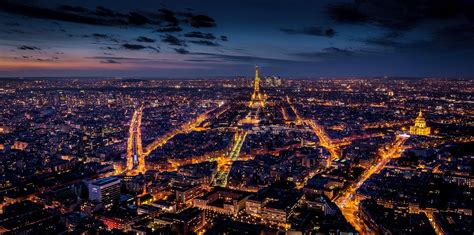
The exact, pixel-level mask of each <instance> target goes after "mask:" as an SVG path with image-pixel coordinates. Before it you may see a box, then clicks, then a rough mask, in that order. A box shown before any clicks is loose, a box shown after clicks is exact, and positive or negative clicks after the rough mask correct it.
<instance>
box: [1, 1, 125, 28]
mask: <svg viewBox="0 0 474 235" xmlns="http://www.w3.org/2000/svg"><path fill="white" fill-rule="evenodd" d="M64 7H65V6H62V7H61V8H60V9H59V10H56V9H48V8H42V7H36V6H29V5H26V4H21V3H17V2H11V1H2V4H0V11H4V12H8V13H11V14H17V15H23V16H28V17H34V18H42V19H51V20H60V21H65V22H72V23H81V24H90V25H110V24H118V22H116V21H115V20H113V21H114V22H112V21H111V20H108V19H100V18H97V17H91V16H86V15H85V14H79V13H78V12H77V11H75V12H73V11H71V10H70V9H69V10H64ZM81 13H82V12H81Z"/></svg>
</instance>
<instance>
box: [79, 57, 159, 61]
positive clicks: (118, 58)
mask: <svg viewBox="0 0 474 235" xmlns="http://www.w3.org/2000/svg"><path fill="white" fill-rule="evenodd" d="M84 58H86V59H98V60H115V61H121V60H123V61H147V60H150V59H148V58H136V57H118V56H93V57H84Z"/></svg>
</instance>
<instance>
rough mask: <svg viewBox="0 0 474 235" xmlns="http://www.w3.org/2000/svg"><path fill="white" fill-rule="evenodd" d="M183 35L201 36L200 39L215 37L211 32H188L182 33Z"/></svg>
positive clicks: (190, 36)
mask: <svg viewBox="0 0 474 235" xmlns="http://www.w3.org/2000/svg"><path fill="white" fill-rule="evenodd" d="M184 36H185V37H187V38H202V39H208V40H214V39H216V36H214V34H212V33H202V32H196V31H195V32H189V33H185V34H184Z"/></svg>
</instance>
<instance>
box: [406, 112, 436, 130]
mask: <svg viewBox="0 0 474 235" xmlns="http://www.w3.org/2000/svg"><path fill="white" fill-rule="evenodd" d="M430 133H431V128H430V127H428V126H426V121H425V118H424V117H423V113H422V112H421V110H420V112H419V113H418V117H416V119H415V125H413V126H411V127H410V134H412V135H430Z"/></svg>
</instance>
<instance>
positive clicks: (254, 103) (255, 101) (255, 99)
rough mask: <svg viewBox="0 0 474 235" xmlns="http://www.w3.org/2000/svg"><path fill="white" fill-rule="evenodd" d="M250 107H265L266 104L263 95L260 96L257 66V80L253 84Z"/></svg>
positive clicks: (256, 68)
mask: <svg viewBox="0 0 474 235" xmlns="http://www.w3.org/2000/svg"><path fill="white" fill-rule="evenodd" d="M249 106H250V107H252V108H258V107H263V106H264V102H263V98H262V94H260V78H259V77H258V66H255V80H254V83H253V93H252V98H251V99H250V103H249Z"/></svg>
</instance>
